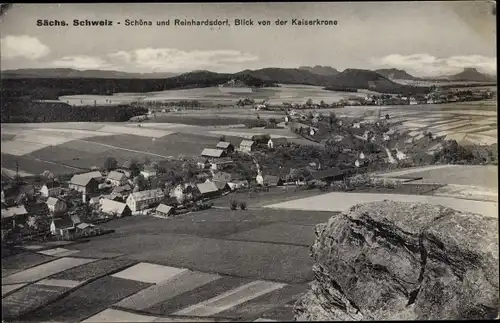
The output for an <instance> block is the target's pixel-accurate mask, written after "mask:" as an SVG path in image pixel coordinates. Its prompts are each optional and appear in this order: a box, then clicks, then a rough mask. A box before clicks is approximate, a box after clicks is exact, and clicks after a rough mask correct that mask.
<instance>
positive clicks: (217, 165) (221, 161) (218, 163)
mask: <svg viewBox="0 0 500 323" xmlns="http://www.w3.org/2000/svg"><path fill="white" fill-rule="evenodd" d="M233 163H234V161H233V160H232V159H231V158H229V157H223V158H218V159H215V160H213V161H211V162H210V169H212V170H218V169H222V168H224V167H226V166H227V165H231V164H233Z"/></svg>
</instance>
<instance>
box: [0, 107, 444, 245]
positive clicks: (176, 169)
mask: <svg viewBox="0 0 500 323" xmlns="http://www.w3.org/2000/svg"><path fill="white" fill-rule="evenodd" d="M266 123H267V124H268V125H271V128H272V127H279V126H284V127H289V128H290V131H293V132H295V133H296V134H298V135H300V136H301V137H302V138H303V140H304V141H306V142H309V143H311V144H317V143H321V145H323V146H324V149H319V148H318V147H315V146H314V145H312V146H311V145H308V144H297V143H296V142H293V141H292V140H290V141H289V140H288V139H287V138H283V137H281V138H279V137H277V138H274V137H272V136H270V135H269V134H260V135H254V136H252V137H251V138H248V139H243V140H241V141H240V142H239V143H238V142H230V141H228V140H227V139H226V138H225V136H221V138H220V141H219V142H218V143H217V145H215V146H214V147H206V148H205V149H203V150H202V151H201V152H200V156H199V157H196V158H177V159H170V160H162V161H154V162H151V161H150V160H148V159H147V158H146V159H145V160H143V161H137V160H130V161H126V162H124V163H123V164H122V165H118V163H117V161H116V159H114V158H113V157H112V156H110V157H108V158H107V159H106V162H105V164H104V165H103V167H99V168H98V167H94V168H93V170H92V171H91V172H86V173H80V174H75V175H68V176H59V178H56V177H55V176H54V175H53V174H51V173H50V172H48V171H47V172H44V174H41V176H40V179H39V181H37V182H36V183H30V182H26V181H24V182H23V180H21V179H17V180H14V181H12V180H11V181H5V182H4V181H3V182H2V235H3V238H6V240H7V241H17V243H20V242H21V241H22V240H23V239H26V237H28V238H36V237H43V238H49V239H66V240H71V239H78V238H81V237H90V236H94V235H100V234H104V233H107V232H105V231H103V230H101V229H100V228H99V223H101V222H103V221H109V220H111V219H114V218H120V217H127V216H135V215H148V216H155V217H164V218H168V217H172V216H178V215H181V214H185V213H188V212H196V211H198V210H203V209H207V208H211V207H213V201H214V200H216V199H217V198H219V197H222V196H226V195H230V194H232V193H234V192H239V193H240V194H239V196H242V194H241V192H248V195H247V196H248V197H250V195H251V192H261V193H263V194H266V192H268V191H269V189H284V188H289V187H294V190H295V191H296V190H310V189H313V188H319V189H321V190H323V191H324V190H328V189H333V190H349V189H352V183H354V182H355V181H352V180H351V179H352V178H353V177H356V176H358V175H360V174H363V173H367V172H369V171H376V170H381V169H388V168H398V167H409V166H414V165H416V164H429V163H432V162H433V161H434V160H435V159H436V158H438V157H436V154H437V153H438V152H440V151H442V149H443V143H444V140H443V139H444V138H443V137H439V135H437V136H436V135H433V134H432V133H430V132H428V131H421V133H420V132H419V133H418V134H417V133H415V131H413V132H408V131H407V130H405V129H404V128H402V127H401V126H400V125H397V123H396V125H394V124H393V123H392V120H391V118H390V116H389V114H385V115H381V113H380V112H379V115H377V116H375V117H373V118H371V119H370V118H365V119H364V120H360V119H353V118H351V119H349V118H337V117H336V116H335V114H334V113H333V112H331V113H330V114H329V115H323V114H322V113H320V112H309V113H308V114H302V113H298V112H295V111H294V110H293V109H289V110H288V111H286V114H285V116H284V118H283V119H282V120H275V119H272V120H269V121H267V122H266ZM233 141H234V140H233ZM417 155H418V156H417ZM364 184H365V185H366V184H367V183H364ZM248 199H249V200H250V201H246V200H240V201H237V200H235V199H232V198H231V195H230V196H229V205H228V206H227V207H229V208H231V209H233V210H236V209H241V210H244V209H246V208H247V203H251V198H248ZM4 235H5V236H4Z"/></svg>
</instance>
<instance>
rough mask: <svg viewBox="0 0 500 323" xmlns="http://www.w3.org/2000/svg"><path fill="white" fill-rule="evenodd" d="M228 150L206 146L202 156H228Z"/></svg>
mask: <svg viewBox="0 0 500 323" xmlns="http://www.w3.org/2000/svg"><path fill="white" fill-rule="evenodd" d="M226 155H227V154H226V152H225V151H224V150H222V149H213V148H205V149H203V151H202V152H201V157H209V158H220V157H226Z"/></svg>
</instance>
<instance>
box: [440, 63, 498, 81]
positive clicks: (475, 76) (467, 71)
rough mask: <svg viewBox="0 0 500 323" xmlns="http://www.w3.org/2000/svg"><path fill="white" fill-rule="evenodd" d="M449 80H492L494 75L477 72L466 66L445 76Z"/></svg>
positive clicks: (494, 79)
mask: <svg viewBox="0 0 500 323" xmlns="http://www.w3.org/2000/svg"><path fill="white" fill-rule="evenodd" d="M447 79H448V80H450V81H473V82H494V81H496V77H495V76H492V75H488V74H484V73H481V72H479V71H478V70H477V69H475V68H473V67H466V68H464V70H463V71H462V72H460V73H458V74H455V75H451V76H448V77H447Z"/></svg>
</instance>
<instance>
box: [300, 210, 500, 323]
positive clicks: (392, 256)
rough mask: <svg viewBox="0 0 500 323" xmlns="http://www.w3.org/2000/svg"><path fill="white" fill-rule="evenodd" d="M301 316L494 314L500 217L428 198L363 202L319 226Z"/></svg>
mask: <svg viewBox="0 0 500 323" xmlns="http://www.w3.org/2000/svg"><path fill="white" fill-rule="evenodd" d="M316 236H317V238H316V241H315V243H314V244H313V246H312V247H311V256H312V257H313V258H314V260H315V265H314V267H313V271H314V275H315V281H314V282H313V284H312V288H311V290H310V291H309V292H308V293H307V294H305V295H304V296H303V297H302V298H301V299H299V300H298V301H297V303H296V304H295V308H294V311H295V318H296V319H297V320H454V319H455V320H460V319H493V318H496V317H497V315H498V312H499V308H500V305H499V286H498V282H499V265H498V253H499V248H498V223H497V219H494V218H486V217H482V216H481V215H478V214H472V213H462V212H459V211H456V210H453V209H450V208H446V207H442V206H437V205H431V204H420V203H404V202H393V201H382V202H374V203H367V204H360V205H356V206H354V207H352V208H351V209H350V210H349V211H348V212H346V213H344V214H341V215H336V216H333V217H332V218H330V220H329V221H328V223H324V224H320V225H318V226H316Z"/></svg>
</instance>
